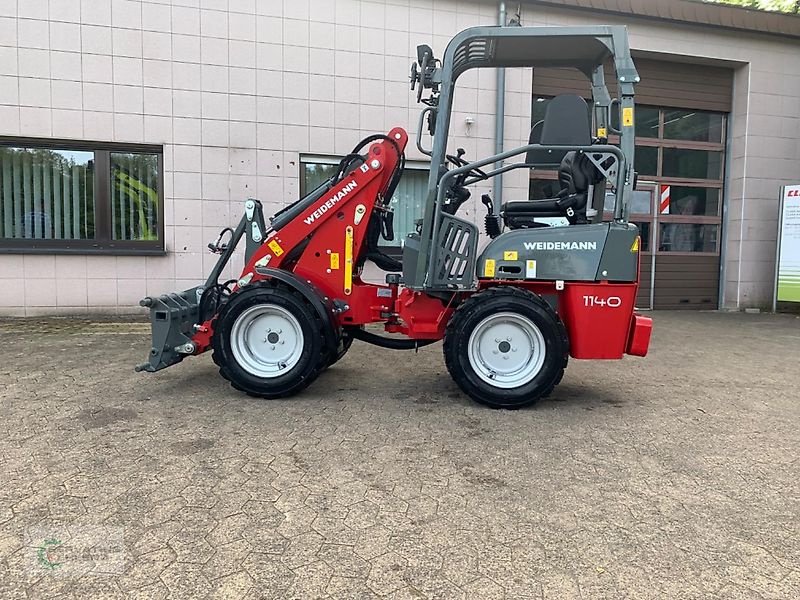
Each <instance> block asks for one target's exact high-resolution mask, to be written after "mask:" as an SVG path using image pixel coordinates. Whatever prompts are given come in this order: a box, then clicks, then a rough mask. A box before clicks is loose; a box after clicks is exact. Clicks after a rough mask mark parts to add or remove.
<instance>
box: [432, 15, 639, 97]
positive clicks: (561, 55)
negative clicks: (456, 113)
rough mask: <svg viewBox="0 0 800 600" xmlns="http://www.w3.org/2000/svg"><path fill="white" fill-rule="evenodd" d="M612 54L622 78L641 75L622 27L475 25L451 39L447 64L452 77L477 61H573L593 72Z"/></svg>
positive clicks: (568, 64)
mask: <svg viewBox="0 0 800 600" xmlns="http://www.w3.org/2000/svg"><path fill="white" fill-rule="evenodd" d="M610 57H613V59H614V63H615V66H616V70H617V76H618V78H619V79H620V81H623V82H626V81H627V82H631V83H634V82H636V81H637V80H638V79H637V78H638V75H637V74H636V69H635V67H634V66H633V61H632V60H631V57H630V49H629V48H628V42H627V35H626V32H625V28H624V27H620V26H598V27H499V26H494V27H472V28H469V29H465V30H464V31H462V32H461V33H459V34H458V35H456V36H455V37H454V38H453V39H452V41H451V42H450V44H449V45H448V46H447V50H446V51H445V58H444V61H443V66H444V69H445V71H446V70H447V67H448V66H451V67H452V76H453V78H456V77H458V75H460V74H461V73H463V72H464V71H466V70H468V69H472V68H477V67H575V68H577V69H580V70H581V71H583V72H584V73H586V74H587V75H589V74H590V73H591V72H592V71H593V70H594V69H595V67H598V66H600V65H602V64H603V63H604V62H605V61H606V60H607V59H609V58H610ZM448 62H450V65H448ZM445 78H446V74H445Z"/></svg>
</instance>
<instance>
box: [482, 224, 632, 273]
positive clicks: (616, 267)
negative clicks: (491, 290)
mask: <svg viewBox="0 0 800 600" xmlns="http://www.w3.org/2000/svg"><path fill="white" fill-rule="evenodd" d="M638 235H639V230H638V228H637V227H636V226H635V225H633V224H632V223H626V224H621V223H597V224H592V225H570V226H568V227H539V228H533V229H514V230H512V231H507V232H506V233H503V234H502V235H500V236H499V237H497V238H495V239H494V240H492V241H491V242H490V243H489V245H488V246H486V248H485V249H484V251H483V253H482V254H481V256H480V258H479V259H478V277H479V278H480V279H528V280H537V279H539V280H547V281H554V280H563V281H628V282H630V281H636V278H637V274H638V273H637V271H638V265H639V252H638V245H636V243H635V242H636V238H637V236H638ZM487 260H488V261H489V263H488V264H487ZM491 261H494V263H493V264H492V262H491Z"/></svg>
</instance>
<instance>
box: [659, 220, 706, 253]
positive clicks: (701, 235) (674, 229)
mask: <svg viewBox="0 0 800 600" xmlns="http://www.w3.org/2000/svg"><path fill="white" fill-rule="evenodd" d="M659 227H660V231H659V234H658V239H659V243H658V249H659V250H660V251H661V252H716V250H717V233H718V231H719V225H703V224H700V223H660V224H659Z"/></svg>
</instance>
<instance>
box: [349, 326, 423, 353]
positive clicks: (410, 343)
mask: <svg viewBox="0 0 800 600" xmlns="http://www.w3.org/2000/svg"><path fill="white" fill-rule="evenodd" d="M348 333H349V334H350V335H351V336H352V337H354V338H355V339H357V340H361V341H362V342H367V343H368V344H372V345H374V346H380V347H381V348H388V349H389V350H414V349H416V348H421V347H422V346H428V345H430V344H433V343H435V342H438V341H439V340H398V339H395V338H390V337H386V336H383V335H377V334H374V333H370V332H369V331H364V330H363V329H360V328H353V329H350V330H348Z"/></svg>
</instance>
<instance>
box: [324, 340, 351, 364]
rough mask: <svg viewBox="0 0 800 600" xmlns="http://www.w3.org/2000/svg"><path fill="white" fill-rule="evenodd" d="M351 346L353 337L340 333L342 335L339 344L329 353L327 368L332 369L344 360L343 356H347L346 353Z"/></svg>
mask: <svg viewBox="0 0 800 600" xmlns="http://www.w3.org/2000/svg"><path fill="white" fill-rule="evenodd" d="M352 345H353V336H351V335H350V334H349V333H347V332H346V331H343V332H342V335H341V336H339V344H338V345H337V346H336V349H335V350H334V351H333V352H331V358H330V363H328V366H329V367H332V366H333V365H335V364H336V363H337V362H339V361H340V360H342V358H344V355H345V354H347V351H348V350H350V346H352Z"/></svg>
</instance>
